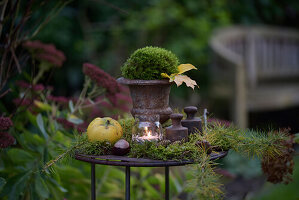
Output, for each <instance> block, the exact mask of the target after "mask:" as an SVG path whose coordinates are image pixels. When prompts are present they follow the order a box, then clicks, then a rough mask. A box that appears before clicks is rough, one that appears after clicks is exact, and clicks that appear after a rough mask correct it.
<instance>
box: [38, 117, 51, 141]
mask: <svg viewBox="0 0 299 200" xmlns="http://www.w3.org/2000/svg"><path fill="white" fill-rule="evenodd" d="M36 122H37V126H38V128H39V130H40V131H41V132H42V134H43V136H44V138H45V139H46V140H48V138H49V136H48V134H47V132H46V130H45V125H44V120H43V117H42V115H41V114H38V115H37V117H36Z"/></svg>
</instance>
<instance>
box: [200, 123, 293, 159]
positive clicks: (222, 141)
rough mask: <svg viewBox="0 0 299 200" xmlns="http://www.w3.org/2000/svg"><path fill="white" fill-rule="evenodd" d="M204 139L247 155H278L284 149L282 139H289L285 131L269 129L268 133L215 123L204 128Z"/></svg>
mask: <svg viewBox="0 0 299 200" xmlns="http://www.w3.org/2000/svg"><path fill="white" fill-rule="evenodd" d="M201 137H202V139H205V140H207V141H209V142H210V144H211V145H212V146H214V147H218V148H221V149H224V150H228V149H233V150H234V151H236V152H239V153H241V154H243V155H245V156H247V157H249V158H250V157H254V156H257V157H258V158H261V157H263V156H264V155H268V156H276V155H278V154H279V152H280V151H281V150H282V145H281V144H279V143H280V141H283V140H287V138H288V136H287V135H286V134H285V133H284V132H280V131H278V132H277V131H269V132H268V133H265V132H259V131H253V130H240V129H237V128H236V127H234V126H230V127H225V126H223V125H221V124H220V123H214V124H212V125H211V126H209V127H208V128H207V129H205V130H204V132H203V136H201Z"/></svg>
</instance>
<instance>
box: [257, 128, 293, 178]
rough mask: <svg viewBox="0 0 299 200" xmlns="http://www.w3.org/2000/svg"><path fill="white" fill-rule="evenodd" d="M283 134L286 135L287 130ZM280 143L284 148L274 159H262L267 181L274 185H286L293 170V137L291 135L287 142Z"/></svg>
mask: <svg viewBox="0 0 299 200" xmlns="http://www.w3.org/2000/svg"><path fill="white" fill-rule="evenodd" d="M284 132H286V133H288V132H289V129H285V130H284ZM280 143H281V144H282V146H283V147H284V148H283V149H282V151H281V154H279V155H278V156H274V157H273V156H272V157H264V158H263V160H262V170H263V172H264V174H265V175H266V176H267V181H269V182H271V183H275V184H276V183H281V182H282V183H285V184H288V183H290V182H291V181H292V177H291V175H292V174H293V170H294V160H293V153H294V149H293V143H294V136H293V135H291V136H290V139H289V140H285V141H280Z"/></svg>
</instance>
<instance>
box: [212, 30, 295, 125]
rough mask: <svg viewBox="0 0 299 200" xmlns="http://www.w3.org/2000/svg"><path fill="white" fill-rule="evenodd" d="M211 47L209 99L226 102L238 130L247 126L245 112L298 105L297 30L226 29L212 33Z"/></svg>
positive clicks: (246, 113)
mask: <svg viewBox="0 0 299 200" xmlns="http://www.w3.org/2000/svg"><path fill="white" fill-rule="evenodd" d="M210 46H211V48H212V52H213V60H212V65H211V70H210V73H211V74H210V76H211V78H212V82H211V83H212V84H211V90H210V91H211V92H210V93H211V95H210V97H211V98H227V99H229V100H230V104H231V106H230V111H231V117H232V120H233V121H234V123H235V124H237V125H239V127H241V128H245V127H247V123H248V119H247V118H248V112H249V111H265V110H274V109H283V108H286V107H290V106H294V105H299V32H298V31H295V30H291V29H284V28H278V27H238V26H237V27H227V28H222V29H218V30H217V31H215V33H214V34H213V36H212V38H211V40H210ZM298 117H299V116H298Z"/></svg>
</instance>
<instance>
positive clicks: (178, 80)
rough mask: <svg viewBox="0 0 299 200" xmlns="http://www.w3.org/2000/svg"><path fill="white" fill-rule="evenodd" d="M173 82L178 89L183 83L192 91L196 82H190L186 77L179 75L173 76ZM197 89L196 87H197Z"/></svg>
mask: <svg viewBox="0 0 299 200" xmlns="http://www.w3.org/2000/svg"><path fill="white" fill-rule="evenodd" d="M174 82H175V83H176V85H177V86H178V87H179V86H180V85H182V83H183V82H185V84H186V85H187V86H188V87H191V88H192V89H193V90H194V87H195V86H197V83H196V81H194V80H192V79H191V78H189V77H188V76H186V75H181V74H178V75H176V76H175V78H174ZM197 87H198V86H197Z"/></svg>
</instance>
